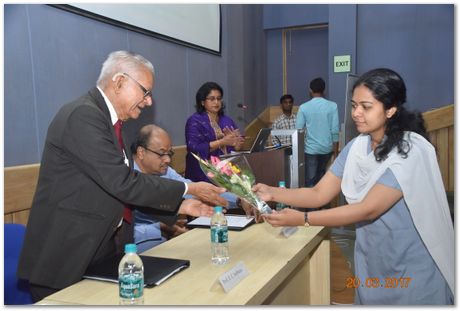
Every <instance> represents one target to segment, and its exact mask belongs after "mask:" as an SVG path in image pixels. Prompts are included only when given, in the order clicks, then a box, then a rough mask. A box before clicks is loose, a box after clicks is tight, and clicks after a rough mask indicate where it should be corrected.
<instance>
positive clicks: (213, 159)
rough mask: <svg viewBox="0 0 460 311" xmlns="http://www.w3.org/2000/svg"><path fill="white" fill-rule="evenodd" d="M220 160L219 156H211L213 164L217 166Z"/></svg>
mask: <svg viewBox="0 0 460 311" xmlns="http://www.w3.org/2000/svg"><path fill="white" fill-rule="evenodd" d="M219 162H220V159H219V158H218V157H215V156H211V163H212V165H214V166H217V164H219Z"/></svg>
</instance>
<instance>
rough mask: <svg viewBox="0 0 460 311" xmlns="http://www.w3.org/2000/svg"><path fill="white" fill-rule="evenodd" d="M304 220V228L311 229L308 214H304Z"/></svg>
mask: <svg viewBox="0 0 460 311" xmlns="http://www.w3.org/2000/svg"><path fill="white" fill-rule="evenodd" d="M303 220H304V224H303V225H304V226H305V227H310V223H309V222H308V212H305V213H303Z"/></svg>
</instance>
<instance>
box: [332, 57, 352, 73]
mask: <svg viewBox="0 0 460 311" xmlns="http://www.w3.org/2000/svg"><path fill="white" fill-rule="evenodd" d="M350 71H351V55H340V56H334V72H350Z"/></svg>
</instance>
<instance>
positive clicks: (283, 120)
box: [272, 94, 296, 146]
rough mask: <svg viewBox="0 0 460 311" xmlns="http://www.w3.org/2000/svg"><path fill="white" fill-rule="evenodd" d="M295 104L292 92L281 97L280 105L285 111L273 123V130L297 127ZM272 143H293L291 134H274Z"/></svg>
mask: <svg viewBox="0 0 460 311" xmlns="http://www.w3.org/2000/svg"><path fill="white" fill-rule="evenodd" d="M293 105H294V97H292V95H291V94H285V95H283V96H281V98H280V106H281V110H282V111H283V113H282V114H281V115H279V116H278V117H277V118H276V119H275V121H274V122H273V124H272V130H289V129H295V128H296V127H295V124H296V116H295V114H293V113H292V106H293ZM272 144H273V145H274V146H276V145H290V144H292V141H291V136H289V135H276V136H274V135H272Z"/></svg>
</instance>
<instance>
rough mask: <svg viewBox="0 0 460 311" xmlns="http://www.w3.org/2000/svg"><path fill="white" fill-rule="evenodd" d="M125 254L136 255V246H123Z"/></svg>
mask: <svg viewBox="0 0 460 311" xmlns="http://www.w3.org/2000/svg"><path fill="white" fill-rule="evenodd" d="M125 253H137V245H136V244H125Z"/></svg>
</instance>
